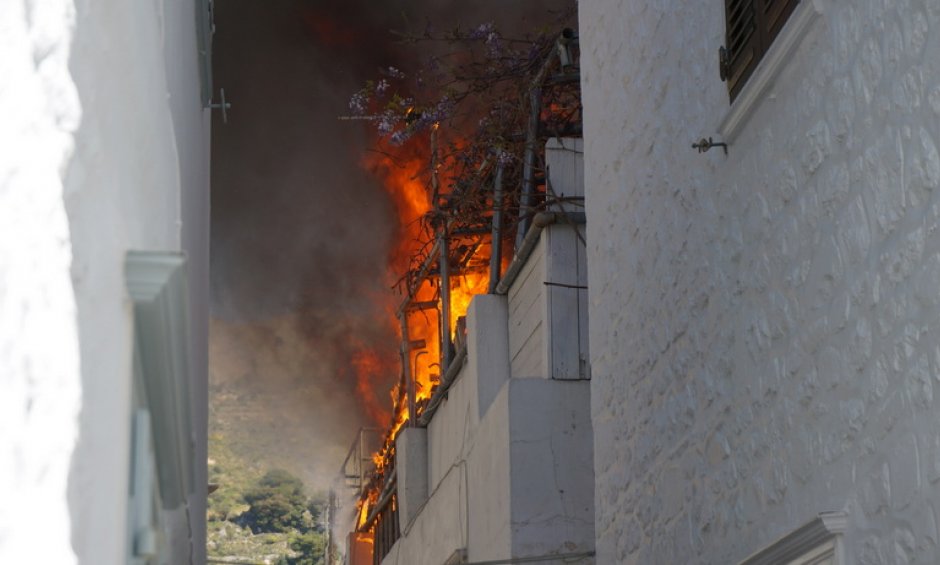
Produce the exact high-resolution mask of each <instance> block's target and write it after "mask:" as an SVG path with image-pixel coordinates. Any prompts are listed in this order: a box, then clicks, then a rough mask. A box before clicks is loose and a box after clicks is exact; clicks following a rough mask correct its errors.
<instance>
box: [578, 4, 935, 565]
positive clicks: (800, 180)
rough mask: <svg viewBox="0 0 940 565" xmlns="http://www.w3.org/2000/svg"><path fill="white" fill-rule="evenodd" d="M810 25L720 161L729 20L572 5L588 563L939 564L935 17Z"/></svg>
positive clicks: (847, 18)
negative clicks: (579, 155)
mask: <svg viewBox="0 0 940 565" xmlns="http://www.w3.org/2000/svg"><path fill="white" fill-rule="evenodd" d="M822 4H823V5H825V7H826V10H825V14H824V15H823V16H822V18H821V19H819V20H818V21H816V22H815V24H814V25H813V27H812V29H811V30H810V31H809V33H808V35H807V36H806V38H805V39H804V40H803V42H802V44H801V45H800V47H799V49H798V51H797V52H796V54H795V56H794V57H793V58H792V60H790V61H789V62H788V64H787V65H786V66H785V67H784V68H783V70H782V72H781V74H780V75H779V76H778V77H777V80H776V83H775V84H774V85H773V86H772V87H771V91H770V92H768V93H767V95H765V96H764V98H763V100H762V101H761V102H760V104H759V105H758V106H757V108H756V111H755V113H754V114H753V115H752V116H751V117H750V119H749V121H748V122H747V123H746V124H745V126H744V128H743V129H742V130H741V133H740V134H739V135H738V138H737V139H736V140H735V143H734V144H733V145H732V147H731V149H730V155H729V156H728V157H724V156H723V155H722V154H721V151H720V150H712V151H711V152H709V153H707V154H703V155H700V154H697V153H695V152H694V151H693V150H692V149H691V148H690V144H691V143H692V142H693V141H694V140H696V139H698V138H700V137H702V136H708V135H714V134H715V132H716V131H717V127H718V123H719V122H720V120H721V118H722V117H723V116H724V114H725V113H726V111H727V109H728V101H727V94H726V90H725V86H724V84H723V83H721V82H720V81H719V80H718V57H717V50H718V46H719V45H721V43H722V41H723V31H724V23H723V3H722V2H720V1H718V0H715V1H710V2H666V1H662V0H660V1H654V2H649V1H639V0H582V2H581V3H580V20H581V41H582V43H581V45H582V49H583V60H582V65H583V66H582V71H583V74H582V82H583V96H584V104H585V155H586V164H585V169H586V187H587V212H588V226H589V227H588V233H589V280H590V291H589V294H590V307H591V310H590V326H591V336H590V339H591V346H592V349H591V352H592V362H593V365H592V369H593V381H592V414H593V424H594V431H595V442H596V449H595V470H596V479H597V482H596V518H597V523H596V531H597V551H598V559H597V561H598V562H599V563H643V564H648V563H669V564H672V563H734V562H737V561H738V560H740V559H742V558H744V557H746V556H747V555H748V554H749V553H751V552H752V551H754V550H756V549H758V548H760V547H762V546H764V545H766V544H768V543H770V542H771V541H773V540H774V539H775V538H776V537H777V536H779V535H782V534H784V533H786V532H788V531H790V530H791V529H793V528H795V527H796V526H798V525H799V524H801V523H803V522H805V521H806V520H808V519H810V518H811V517H812V516H813V515H815V514H816V513H817V512H820V511H824V510H837V509H846V510H847V511H848V514H849V521H850V529H849V532H848V534H847V537H846V541H847V546H848V548H849V550H848V553H849V561H848V562H849V563H859V564H875V563H891V564H893V563H898V564H900V563H915V562H916V563H937V562H940V552H938V549H937V543H938V540H940V534H938V523H937V511H938V510H940V433H938V430H940V410H938V402H940V398H938V397H940V394H936V395H935V391H936V390H937V387H938V386H940V379H938V377H940V291H938V282H940V190H938V189H937V187H938V184H940V156H938V151H937V144H938V142H940V34H938V33H936V32H937V31H938V29H940V3H938V2H936V1H934V0H896V1H891V2H885V1H883V0H831V1H827V2H822Z"/></svg>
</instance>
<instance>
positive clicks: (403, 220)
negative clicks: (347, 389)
mask: <svg viewBox="0 0 940 565" xmlns="http://www.w3.org/2000/svg"><path fill="white" fill-rule="evenodd" d="M431 153H432V148H431V144H430V143H428V142H422V141H414V140H413V141H412V142H410V143H409V145H408V146H407V147H405V148H404V151H402V148H396V149H395V151H394V156H392V151H391V150H390V148H387V147H386V148H381V147H380V150H379V151H376V152H373V153H370V154H368V155H367V156H366V157H365V159H364V162H363V165H364V166H365V167H366V168H367V169H368V170H369V171H371V172H372V173H373V174H374V175H375V176H376V177H378V178H379V179H380V180H381V181H382V184H383V186H384V187H385V190H386V191H387V193H388V194H389V196H390V198H391V200H392V202H393V204H394V206H395V210H396V214H397V217H398V221H399V231H398V234H397V238H396V242H395V245H394V246H393V248H392V249H391V250H390V253H389V257H388V272H389V281H397V280H399V278H400V277H402V276H403V275H404V274H405V273H407V272H409V271H410V270H413V269H414V268H416V267H417V265H416V264H415V259H416V258H418V259H420V260H423V258H424V257H426V256H427V253H429V252H430V250H431V248H432V246H433V240H434V236H435V234H434V233H431V231H430V230H431V228H430V227H429V223H428V222H427V221H426V219H427V218H428V214H429V212H432V210H433V208H434V203H433V202H432V194H431V192H432V189H431V162H432V159H431ZM457 243H458V242H456V241H455V242H454V245H456V244H457ZM487 243H488V242H487ZM475 249H476V251H475V255H474V258H475V263H476V265H475V267H474V268H473V269H464V270H463V271H459V272H454V273H453V275H452V276H451V277H450V284H449V290H450V293H449V294H450V309H449V312H450V315H449V326H450V329H451V332H450V336H449V337H450V338H451V339H454V340H457V339H459V338H461V337H462V336H458V335H457V332H458V331H459V329H458V327H459V320H460V318H462V317H465V316H466V313H467V309H468V308H469V306H470V301H471V300H472V298H473V296H475V295H477V294H481V293H484V292H486V290H487V285H488V283H489V274H488V272H487V270H486V269H485V268H481V265H485V263H486V262H488V257H486V256H488V254H489V246H488V245H486V246H482V248H481V246H477V247H476V248H475ZM436 261H437V259H436V258H434V259H432V260H431V264H434V265H435V267H434V268H437V266H436ZM440 284H441V279H440V276H439V274H437V273H431V274H430V275H429V276H427V277H426V278H425V279H424V280H422V281H420V283H419V284H418V285H417V287H416V288H408V287H407V283H406V284H405V285H403V286H400V288H402V290H404V292H412V293H413V295H412V296H411V300H410V306H409V307H408V308H406V309H405V310H404V321H405V324H406V325H407V333H408V335H407V338H408V339H407V341H408V343H406V344H405V347H403V355H407V359H406V363H405V364H404V366H405V367H407V368H408V369H409V370H408V372H409V373H410V374H408V375H402V374H401V369H400V368H390V367H388V365H387V364H385V363H383V362H382V358H383V357H382V356H381V355H379V354H378V353H377V352H374V351H368V350H365V349H363V350H362V353H361V355H357V357H356V358H355V359H354V360H353V364H354V365H355V369H356V375H357V379H358V380H357V394H358V395H359V396H360V399H361V400H362V401H363V403H364V405H365V406H366V408H367V410H368V411H369V413H370V414H373V412H374V411H375V410H376V408H377V405H376V402H375V398H376V394H375V392H374V391H373V390H370V389H369V387H370V385H371V383H374V382H376V381H377V380H378V379H377V378H376V377H377V375H376V374H374V373H372V371H390V370H397V371H398V372H399V375H400V376H403V379H401V385H400V386H396V387H395V388H394V389H393V391H392V402H393V407H394V408H393V413H392V414H387V413H384V414H385V415H386V418H385V419H384V420H382V419H379V418H377V417H375V416H373V419H374V420H375V421H377V422H383V427H386V426H387V429H388V432H387V434H386V435H385V440H384V442H383V445H382V448H381V449H380V450H379V451H378V452H376V453H375V454H374V455H373V457H372V460H373V463H374V464H375V470H376V471H375V473H374V475H373V478H372V481H371V482H370V484H369V485H367V486H366V488H365V494H364V496H363V497H362V498H360V500H359V510H358V516H357V528H362V527H364V526H365V525H366V522H367V521H368V518H369V516H370V513H371V512H372V509H373V508H374V507H375V505H376V504H377V503H378V502H379V501H378V497H379V491H380V490H381V489H382V486H383V480H384V476H385V475H386V472H387V471H388V469H389V467H390V466H392V465H394V455H395V444H394V441H395V438H396V436H397V434H398V431H399V430H400V429H401V427H402V426H404V425H405V424H406V423H407V422H408V421H409V420H410V419H412V418H415V417H417V416H418V415H420V413H421V411H422V410H423V407H424V406H425V405H426V404H427V401H428V400H429V399H430V398H431V396H432V394H433V392H434V390H435V387H436V386H437V385H438V384H439V382H440V378H441V368H440V350H441V338H440V335H439V334H440V331H439V325H440V312H441V295H442V292H441V288H440ZM402 299H404V295H403V296H402ZM388 316H389V318H390V319H389V320H388V323H395V324H396V326H398V327H400V324H399V320H397V319H395V318H396V312H393V311H389V312H388ZM385 374H386V375H387V374H388V373H385ZM412 379H413V386H414V390H415V406H416V411H417V412H418V414H410V413H409V407H408V401H407V394H408V384H409V381H411V380H412Z"/></svg>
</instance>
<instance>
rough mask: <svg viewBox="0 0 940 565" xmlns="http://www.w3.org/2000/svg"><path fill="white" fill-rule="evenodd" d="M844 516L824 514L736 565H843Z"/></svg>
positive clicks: (845, 522)
mask: <svg viewBox="0 0 940 565" xmlns="http://www.w3.org/2000/svg"><path fill="white" fill-rule="evenodd" d="M847 524H848V516H847V515H846V514H845V513H844V512H823V513H821V514H818V515H817V516H816V517H815V518H813V519H812V520H811V521H809V522H807V523H806V524H803V525H802V526H800V527H799V528H797V529H796V530H793V531H792V532H790V533H789V534H787V535H785V536H783V537H782V538H780V539H778V540H777V541H775V542H774V543H772V544H770V545H769V546H767V547H765V548H764V549H761V550H759V551H757V552H756V553H753V554H751V555H750V556H749V557H748V558H747V559H745V560H743V561H741V562H739V563H738V565H822V564H827V565H828V564H830V563H831V564H832V565H844V560H845V550H844V549H843V547H842V534H843V533H845V529H846V527H847Z"/></svg>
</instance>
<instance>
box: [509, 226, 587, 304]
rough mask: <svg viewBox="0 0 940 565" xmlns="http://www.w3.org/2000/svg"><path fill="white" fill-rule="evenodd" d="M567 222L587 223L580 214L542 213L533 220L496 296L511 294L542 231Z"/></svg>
mask: <svg viewBox="0 0 940 565" xmlns="http://www.w3.org/2000/svg"><path fill="white" fill-rule="evenodd" d="M565 220H567V221H570V222H572V223H577V224H583V223H584V222H585V219H584V214H582V213H579V212H570V213H564V212H540V213H538V214H536V215H535V218H533V220H532V229H530V230H529V231H528V233H526V235H525V238H523V240H522V242H521V244H520V245H519V246H518V247H517V249H516V254H515V256H514V257H513V259H512V263H510V264H509V268H507V269H506V274H505V275H503V278H502V280H500V281H499V284H498V285H496V294H506V293H507V292H509V287H511V286H512V283H513V282H514V281H515V280H516V277H517V276H519V271H521V270H522V267H523V266H524V265H525V262H526V261H527V260H528V259H529V255H531V254H532V250H533V249H535V244H536V243H538V241H539V237H540V236H541V234H542V229H544V228H545V227H547V226H550V225H552V224H554V223H557V222H560V221H565Z"/></svg>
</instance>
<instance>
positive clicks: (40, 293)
mask: <svg viewBox="0 0 940 565" xmlns="http://www.w3.org/2000/svg"><path fill="white" fill-rule="evenodd" d="M74 15H75V12H74V6H73V5H72V2H71V0H48V1H47V0H41V1H40V0H35V1H30V0H27V1H23V2H2V3H0V124H2V125H0V500H2V501H3V502H2V504H0V563H31V562H37V561H41V562H45V563H61V564H63V565H69V564H72V563H75V562H76V558H75V554H74V552H73V551H72V548H71V543H70V538H69V536H70V519H69V508H68V504H67V501H66V486H67V481H68V472H69V460H70V457H71V454H72V450H73V449H74V446H75V440H76V437H77V436H78V411H79V407H80V403H81V375H80V370H79V345H78V325H77V323H76V311H75V296H74V293H73V292H72V284H71V280H70V276H69V266H70V263H71V258H72V246H71V242H70V239H69V225H68V218H67V217H66V211H65V203H64V202H63V199H62V196H63V186H62V180H61V177H60V171H61V170H62V169H63V168H64V167H65V165H66V163H67V162H68V158H69V155H70V154H71V151H72V144H73V132H74V130H75V128H76V127H77V126H78V121H79V119H80V116H81V110H80V108H79V104H78V97H77V95H76V92H75V86H74V84H73V82H72V78H71V76H70V75H69V72H68V59H69V51H70V45H71V38H72V33H73V22H74Z"/></svg>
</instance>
